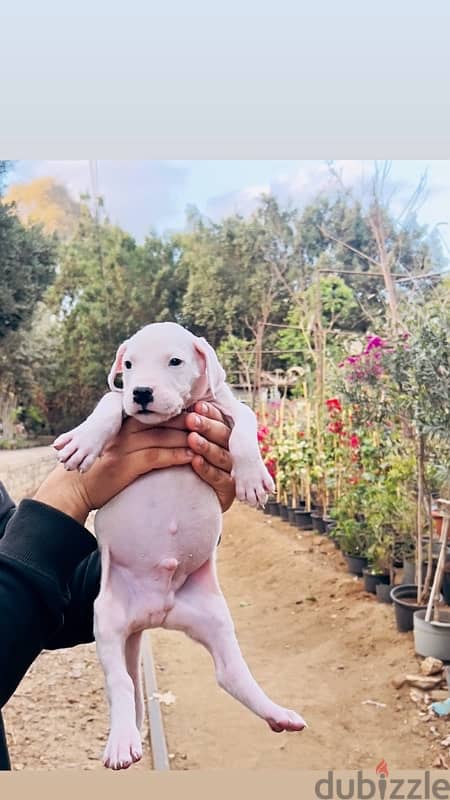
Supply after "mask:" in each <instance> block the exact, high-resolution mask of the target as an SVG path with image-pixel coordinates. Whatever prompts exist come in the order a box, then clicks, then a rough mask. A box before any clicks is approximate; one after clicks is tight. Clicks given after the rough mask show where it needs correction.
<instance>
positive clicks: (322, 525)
mask: <svg viewBox="0 0 450 800" xmlns="http://www.w3.org/2000/svg"><path fill="white" fill-rule="evenodd" d="M311 520H312V526H313V529H314V530H315V531H317V533H321V534H324V533H326V532H327V523H326V521H325V520H324V519H323V517H322V514H321V513H319V512H317V511H313V512H312V513H311Z"/></svg>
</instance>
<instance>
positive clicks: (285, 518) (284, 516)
mask: <svg viewBox="0 0 450 800" xmlns="http://www.w3.org/2000/svg"><path fill="white" fill-rule="evenodd" d="M288 511H289V509H288V506H285V505H284V503H280V517H281V519H282V520H283V522H287V521H288Z"/></svg>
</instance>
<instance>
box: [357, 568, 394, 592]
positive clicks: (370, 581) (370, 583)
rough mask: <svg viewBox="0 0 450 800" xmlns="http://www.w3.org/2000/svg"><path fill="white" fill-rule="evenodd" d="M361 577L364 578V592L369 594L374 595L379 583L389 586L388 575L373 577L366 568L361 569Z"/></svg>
mask: <svg viewBox="0 0 450 800" xmlns="http://www.w3.org/2000/svg"><path fill="white" fill-rule="evenodd" d="M363 576H364V589H365V590H366V592H370V594H376V592H377V586H378V584H379V583H384V584H389V575H388V574H378V575H374V574H373V573H372V572H370V570H369V569H368V568H367V569H363Z"/></svg>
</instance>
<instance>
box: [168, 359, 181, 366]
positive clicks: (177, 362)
mask: <svg viewBox="0 0 450 800" xmlns="http://www.w3.org/2000/svg"><path fill="white" fill-rule="evenodd" d="M182 363H183V362H182V360H181V358H171V359H170V361H169V367H179V366H180V364H182Z"/></svg>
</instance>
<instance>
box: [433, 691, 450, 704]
mask: <svg viewBox="0 0 450 800" xmlns="http://www.w3.org/2000/svg"><path fill="white" fill-rule="evenodd" d="M430 697H431V699H432V700H435V701H436V702H442V701H443V700H447V697H448V689H433V690H432V691H431V692H430Z"/></svg>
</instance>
